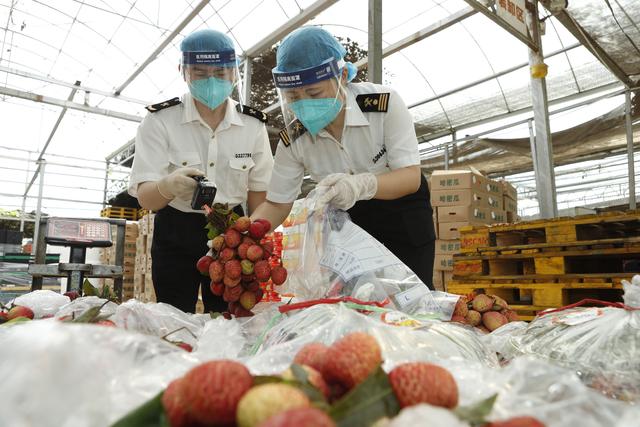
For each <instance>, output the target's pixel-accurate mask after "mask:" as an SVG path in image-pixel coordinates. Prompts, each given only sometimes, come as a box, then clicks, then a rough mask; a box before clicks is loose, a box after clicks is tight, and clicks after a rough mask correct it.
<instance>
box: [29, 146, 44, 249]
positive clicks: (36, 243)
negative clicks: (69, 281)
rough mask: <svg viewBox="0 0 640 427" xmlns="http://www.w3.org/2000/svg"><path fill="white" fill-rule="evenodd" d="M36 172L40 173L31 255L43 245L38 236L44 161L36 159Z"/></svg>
mask: <svg viewBox="0 0 640 427" xmlns="http://www.w3.org/2000/svg"><path fill="white" fill-rule="evenodd" d="M37 163H38V170H39V171H40V184H39V185H40V186H39V188H38V205H37V207H36V218H35V222H36V224H35V230H34V231H33V245H32V247H31V251H32V252H31V253H32V255H35V254H36V253H37V250H38V248H39V247H40V246H41V245H42V244H43V242H41V241H40V239H39V238H38V236H39V235H40V234H39V233H40V225H41V224H40V219H41V218H42V192H43V190H44V170H45V167H46V166H47V161H46V160H45V159H42V158H40V159H38V162H37Z"/></svg>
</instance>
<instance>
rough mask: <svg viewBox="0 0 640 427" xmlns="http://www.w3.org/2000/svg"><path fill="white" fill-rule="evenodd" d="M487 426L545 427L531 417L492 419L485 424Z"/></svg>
mask: <svg viewBox="0 0 640 427" xmlns="http://www.w3.org/2000/svg"><path fill="white" fill-rule="evenodd" d="M487 427H546V426H545V425H544V424H543V423H541V422H540V421H538V420H537V419H535V418H533V417H527V416H524V417H514V418H510V419H508V420H503V421H494V422H492V423H489V424H487Z"/></svg>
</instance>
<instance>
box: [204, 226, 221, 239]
mask: <svg viewBox="0 0 640 427" xmlns="http://www.w3.org/2000/svg"><path fill="white" fill-rule="evenodd" d="M219 235H220V232H219V231H218V229H217V228H215V227H213V226H212V227H211V228H210V229H209V230H208V231H207V239H209V240H213V239H214V238H216V237H218V236H219Z"/></svg>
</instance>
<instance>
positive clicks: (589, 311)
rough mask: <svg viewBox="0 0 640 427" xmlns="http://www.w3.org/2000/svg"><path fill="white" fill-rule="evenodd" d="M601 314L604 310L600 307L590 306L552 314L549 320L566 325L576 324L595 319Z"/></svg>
mask: <svg viewBox="0 0 640 427" xmlns="http://www.w3.org/2000/svg"><path fill="white" fill-rule="evenodd" d="M602 315H604V311H603V310H602V309H601V308H598V307H591V308H586V309H584V310H580V311H575V312H572V313H564V314H563V313H558V314H557V315H554V317H553V319H552V320H551V322H553V323H556V324H558V323H559V324H562V325H568V326H576V325H579V324H581V323H585V322H589V321H591V320H594V319H597V318H598V317H601V316H602Z"/></svg>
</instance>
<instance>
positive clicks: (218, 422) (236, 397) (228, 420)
mask: <svg viewBox="0 0 640 427" xmlns="http://www.w3.org/2000/svg"><path fill="white" fill-rule="evenodd" d="M251 386H253V377H252V376H251V374H250V373H249V370H248V369H247V368H245V367H244V365H242V364H241V363H238V362H234V361H231V360H215V361H211V362H206V363H203V364H202V365H199V366H196V367H195V368H193V369H192V370H191V371H189V372H188V373H187V374H186V375H185V376H184V378H183V380H182V386H181V387H180V389H181V390H182V396H181V397H182V399H181V401H182V402H183V403H184V404H185V405H186V406H187V412H188V414H189V416H190V417H191V418H192V419H193V420H194V421H196V422H198V423H201V424H204V425H210V426H224V425H228V424H232V423H233V421H234V420H235V415H236V410H237V407H238V403H239V402H240V400H241V398H242V397H243V396H244V395H245V394H246V393H247V392H248V391H249V389H250V388H251Z"/></svg>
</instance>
